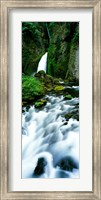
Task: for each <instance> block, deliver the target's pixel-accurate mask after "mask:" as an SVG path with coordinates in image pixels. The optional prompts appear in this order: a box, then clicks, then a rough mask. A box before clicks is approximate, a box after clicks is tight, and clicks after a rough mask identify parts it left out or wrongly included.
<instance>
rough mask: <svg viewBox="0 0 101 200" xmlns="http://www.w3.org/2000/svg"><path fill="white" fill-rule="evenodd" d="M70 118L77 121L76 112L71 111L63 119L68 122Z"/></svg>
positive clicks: (77, 114)
mask: <svg viewBox="0 0 101 200" xmlns="http://www.w3.org/2000/svg"><path fill="white" fill-rule="evenodd" d="M70 118H73V119H76V120H77V121H79V112H78V111H73V112H71V113H67V114H65V119H66V120H67V121H68V120H69V119H70Z"/></svg>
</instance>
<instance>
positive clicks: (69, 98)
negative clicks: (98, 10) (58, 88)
mask: <svg viewBox="0 0 101 200" xmlns="http://www.w3.org/2000/svg"><path fill="white" fill-rule="evenodd" d="M72 98H73V97H72V96H71V95H70V94H67V95H65V96H64V99H66V100H71V99H72Z"/></svg>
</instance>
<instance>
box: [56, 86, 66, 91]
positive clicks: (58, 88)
mask: <svg viewBox="0 0 101 200" xmlns="http://www.w3.org/2000/svg"><path fill="white" fill-rule="evenodd" d="M54 90H55V92H58V91H63V90H64V87H63V86H62V85H58V86H56V87H55V88H54Z"/></svg>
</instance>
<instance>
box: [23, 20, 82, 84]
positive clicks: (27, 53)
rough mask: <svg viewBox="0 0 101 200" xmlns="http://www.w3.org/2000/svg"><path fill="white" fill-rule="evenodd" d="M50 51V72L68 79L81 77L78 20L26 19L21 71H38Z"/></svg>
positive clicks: (48, 66) (28, 72) (27, 72)
mask: <svg viewBox="0 0 101 200" xmlns="http://www.w3.org/2000/svg"><path fill="white" fill-rule="evenodd" d="M46 51H47V52H48V61H47V73H48V74H49V75H52V76H54V77H57V78H59V77H61V78H63V79H67V80H68V81H74V80H75V79H76V80H78V73H79V63H78V55H79V23H77V22H48V23H46V22H39V23H38V22H34V23H32V22H30V23H28V22H26V23H23V25H22V71H23V72H24V73H25V74H31V73H33V72H36V70H37V66H38V62H39V60H40V58H41V56H42V55H43V54H44V53H45V52H46Z"/></svg>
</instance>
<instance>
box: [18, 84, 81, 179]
mask: <svg viewBox="0 0 101 200" xmlns="http://www.w3.org/2000/svg"><path fill="white" fill-rule="evenodd" d="M74 88H75V90H77V89H78V87H74ZM45 98H46V99H47V104H46V105H45V106H44V107H43V108H41V109H36V108H35V107H34V106H30V108H29V110H28V111H27V110H26V108H24V112H23V114H22V178H79V121H77V120H76V119H75V118H72V117H71V118H70V119H68V120H66V118H65V117H64V116H65V114H68V113H71V112H73V111H75V110H76V109H77V105H78V104H79V98H72V99H71V100H65V98H64V96H63V95H58V96H57V95H55V94H54V95H53V94H50V95H46V96H45Z"/></svg>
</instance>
